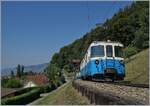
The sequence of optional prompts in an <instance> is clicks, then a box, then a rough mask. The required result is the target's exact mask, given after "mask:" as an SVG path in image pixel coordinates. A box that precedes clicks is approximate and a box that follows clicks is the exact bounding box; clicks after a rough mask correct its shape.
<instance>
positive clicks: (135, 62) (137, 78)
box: [125, 49, 149, 84]
mask: <svg viewBox="0 0 150 106" xmlns="http://www.w3.org/2000/svg"><path fill="white" fill-rule="evenodd" d="M125 80H127V81H131V83H139V84H148V83H149V49H146V50H143V51H141V52H140V53H138V54H136V55H134V56H132V57H131V58H130V60H127V61H126V77H125Z"/></svg>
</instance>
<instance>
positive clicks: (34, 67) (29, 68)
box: [1, 63, 48, 76]
mask: <svg viewBox="0 0 150 106" xmlns="http://www.w3.org/2000/svg"><path fill="white" fill-rule="evenodd" d="M47 66H48V63H43V64H37V65H28V66H24V72H29V71H32V72H36V73H39V72H42V71H43V70H44V69H45V68H46V67H47ZM11 70H12V71H14V73H16V71H17V70H16V67H15V68H6V69H2V70H1V76H6V75H10V73H11Z"/></svg>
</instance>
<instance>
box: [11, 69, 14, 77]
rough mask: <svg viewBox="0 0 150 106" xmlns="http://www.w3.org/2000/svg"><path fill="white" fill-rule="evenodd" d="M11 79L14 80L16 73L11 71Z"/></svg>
mask: <svg viewBox="0 0 150 106" xmlns="http://www.w3.org/2000/svg"><path fill="white" fill-rule="evenodd" d="M11 78H14V72H13V70H11Z"/></svg>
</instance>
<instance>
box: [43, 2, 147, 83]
mask: <svg viewBox="0 0 150 106" xmlns="http://www.w3.org/2000/svg"><path fill="white" fill-rule="evenodd" d="M108 39H109V40H111V41H117V42H121V43H122V44H124V47H125V53H126V54H128V55H126V58H128V57H130V56H132V55H134V54H136V53H138V52H140V51H142V50H144V49H146V48H148V47H149V1H136V2H133V3H132V5H130V6H127V7H125V8H124V9H120V10H119V11H118V13H116V14H114V16H113V17H112V18H111V19H107V20H106V22H104V23H103V24H102V25H101V26H97V27H96V28H93V29H92V30H91V31H89V32H87V33H86V34H85V35H83V37H81V38H80V39H77V40H75V41H74V42H73V43H71V44H69V45H66V46H64V47H62V48H61V49H60V51H59V52H58V53H55V54H54V55H53V56H52V59H51V61H50V63H49V65H48V67H47V68H46V69H45V70H46V73H47V74H48V76H49V78H50V80H51V82H50V83H54V84H57V83H59V81H60V80H61V79H60V78H62V79H63V74H62V73H63V72H65V71H66V72H67V73H73V72H75V67H74V65H73V63H72V60H74V59H79V60H82V59H83V56H84V55H85V52H86V50H87V48H88V47H89V45H90V44H91V42H93V41H106V40H108ZM145 64H147V63H145ZM137 65H138V64H137ZM140 68H142V67H140ZM58 73H59V74H58ZM55 76H56V77H55Z"/></svg>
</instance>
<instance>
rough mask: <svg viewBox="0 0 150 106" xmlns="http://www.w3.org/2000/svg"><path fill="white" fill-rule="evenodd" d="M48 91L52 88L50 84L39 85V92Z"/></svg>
mask: <svg viewBox="0 0 150 106" xmlns="http://www.w3.org/2000/svg"><path fill="white" fill-rule="evenodd" d="M50 91H52V88H51V86H50V85H46V86H42V87H40V93H48V92H50Z"/></svg>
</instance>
